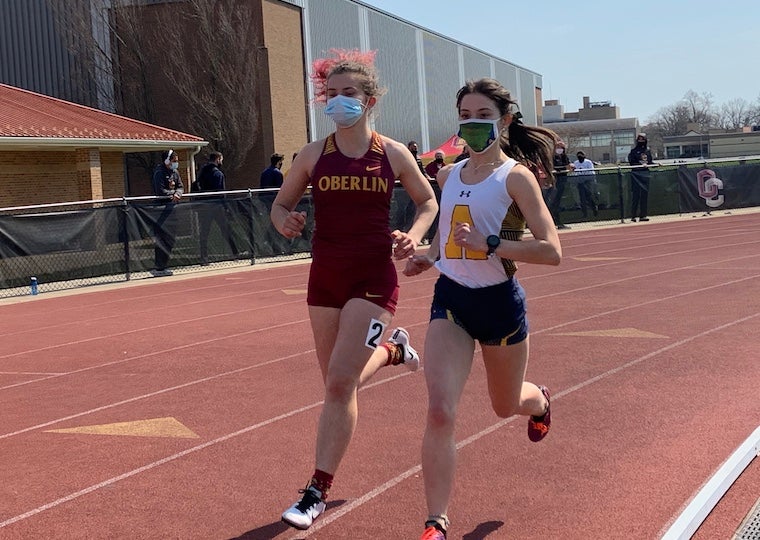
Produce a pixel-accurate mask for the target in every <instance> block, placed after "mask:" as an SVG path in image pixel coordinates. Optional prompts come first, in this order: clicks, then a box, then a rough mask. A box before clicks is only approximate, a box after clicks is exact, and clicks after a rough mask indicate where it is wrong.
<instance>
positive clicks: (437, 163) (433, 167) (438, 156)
mask: <svg viewBox="0 0 760 540" xmlns="http://www.w3.org/2000/svg"><path fill="white" fill-rule="evenodd" d="M445 165H446V163H445V162H444V155H443V152H442V151H440V150H437V151H436V152H435V159H433V161H431V162H430V163H428V164H427V166H426V167H425V172H426V173H427V175H428V176H429V177H430V184H431V186H432V187H433V193H435V200H436V202H437V203H439V204H440V202H441V188H440V187H439V186H438V182H437V180H436V179H437V178H438V171H440V170H441V169H442V168H443V167H444V166H445ZM437 230H438V216H437V215H436V216H435V220H434V221H433V225H431V227H430V230H428V232H427V233H425V238H424V239H423V243H425V244H429V243H430V242H431V241H432V240H433V237H434V236H435V231H437Z"/></svg>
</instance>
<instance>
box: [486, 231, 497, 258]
mask: <svg viewBox="0 0 760 540" xmlns="http://www.w3.org/2000/svg"><path fill="white" fill-rule="evenodd" d="M486 245H487V246H488V251H486V255H488V256H489V257H490V256H491V255H493V254H494V253H495V252H496V248H497V247H499V246H500V245H501V238H499V237H498V236H496V235H495V234H491V235H489V236H487V237H486Z"/></svg>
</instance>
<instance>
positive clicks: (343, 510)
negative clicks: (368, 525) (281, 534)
mask: <svg viewBox="0 0 760 540" xmlns="http://www.w3.org/2000/svg"><path fill="white" fill-rule="evenodd" d="M758 316H760V313H755V314H754V315H749V316H747V317H742V318H741V319H737V320H735V321H732V322H730V323H726V324H723V325H721V326H718V327H715V328H711V329H709V330H706V331H704V332H700V333H699V334H696V335H693V336H690V337H688V338H684V339H682V340H680V341H677V342H675V343H671V344H670V345H667V346H665V347H662V348H661V349H659V350H657V351H652V352H650V353H648V354H645V355H644V356H641V357H639V358H636V359H635V360H631V361H630V362H626V363H625V364H622V365H620V366H618V367H615V368H612V369H610V370H608V371H605V372H604V373H601V374H599V375H596V376H595V377H591V378H590V379H587V380H585V381H583V382H581V383H578V384H576V385H574V386H571V387H570V388H566V389H564V390H562V391H560V392H557V393H556V394H552V401H554V400H557V399H560V398H562V397H564V396H566V395H568V394H572V393H574V392H577V391H578V390H580V389H581V388H584V387H586V386H588V385H590V384H593V383H595V382H597V381H600V380H602V379H607V378H609V377H611V376H612V375H615V374H616V373H619V372H621V371H623V370H625V369H628V368H630V367H632V366H635V365H636V364H640V363H641V362H644V361H646V360H649V359H650V358H653V357H655V356H657V355H659V354H661V353H664V352H667V351H669V350H671V349H674V348H677V347H680V346H681V345H685V344H686V343H689V342H691V341H694V340H695V339H699V338H702V337H704V336H707V335H710V334H712V333H714V332H720V331H722V330H725V329H726V328H729V327H731V326H734V325H736V324H742V323H745V322H747V321H749V320H751V319H754V318H755V317H758ZM518 418H520V417H518V416H510V417H509V418H505V419H504V420H501V421H499V422H497V423H495V424H493V425H491V426H489V427H487V428H486V429H484V430H482V431H480V432H478V433H476V434H474V435H471V436H470V437H469V438H467V439H464V440H463V441H461V442H459V443H458V444H457V450H459V449H461V448H463V447H465V446H467V445H469V444H471V443H473V442H475V441H477V440H478V439H481V438H482V437H484V436H486V435H488V434H490V433H492V432H494V431H496V430H497V429H499V428H501V427H503V426H505V425H507V424H508V423H510V422H512V421H514V420H516V419H518ZM421 470H422V465H420V464H418V465H415V466H414V467H412V468H411V469H408V470H406V471H404V472H402V473H401V474H399V475H398V476H396V477H394V478H392V479H390V480H388V481H387V482H386V483H385V484H383V485H382V486H378V487H377V488H375V489H373V490H372V491H370V492H368V493H365V494H364V495H362V496H361V497H359V498H357V499H355V500H353V501H351V502H350V503H347V504H344V505H342V506H341V507H340V508H339V509H337V510H336V511H335V512H331V513H330V514H329V515H328V516H325V517H324V518H323V519H320V521H318V522H316V523H315V524H314V525H312V526H311V527H310V528H309V530H308V531H306V532H305V533H303V532H302V533H299V535H296V536H293V537H292V539H291V540H295V539H296V538H301V537H303V536H310V535H311V534H312V533H315V532H317V531H319V530H320V529H322V528H324V527H326V526H327V525H329V524H330V523H332V522H333V521H335V520H337V519H339V518H340V517H342V516H344V515H346V514H347V513H349V512H351V511H352V510H355V509H356V508H358V507H359V506H362V505H363V504H365V503H367V502H369V501H370V500H372V499H374V498H375V497H377V496H378V495H381V494H382V493H384V492H385V491H387V490H388V489H390V488H392V487H393V486H395V485H396V484H398V483H399V482H401V481H402V480H404V479H406V478H409V476H411V475H412V474H415V473H416V472H419V471H421Z"/></svg>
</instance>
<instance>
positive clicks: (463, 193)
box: [459, 191, 470, 199]
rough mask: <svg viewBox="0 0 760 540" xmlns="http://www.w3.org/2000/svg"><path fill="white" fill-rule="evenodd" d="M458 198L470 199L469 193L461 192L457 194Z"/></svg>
mask: <svg viewBox="0 0 760 540" xmlns="http://www.w3.org/2000/svg"><path fill="white" fill-rule="evenodd" d="M459 196H460V197H467V198H468V199H469V198H470V192H469V191H461V192H459Z"/></svg>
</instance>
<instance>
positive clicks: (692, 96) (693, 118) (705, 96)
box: [682, 90, 717, 131]
mask: <svg viewBox="0 0 760 540" xmlns="http://www.w3.org/2000/svg"><path fill="white" fill-rule="evenodd" d="M682 102H683V103H684V104H685V105H686V108H687V110H688V113H689V118H690V122H692V123H694V124H697V125H698V126H699V128H700V130H701V131H707V130H708V129H709V128H711V127H714V126H715V125H717V121H716V115H715V111H714V106H713V97H712V94H710V93H709V92H703V93H702V94H697V93H696V92H695V91H694V90H689V91H688V92H686V94H685V95H684V97H683V100H682Z"/></svg>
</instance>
